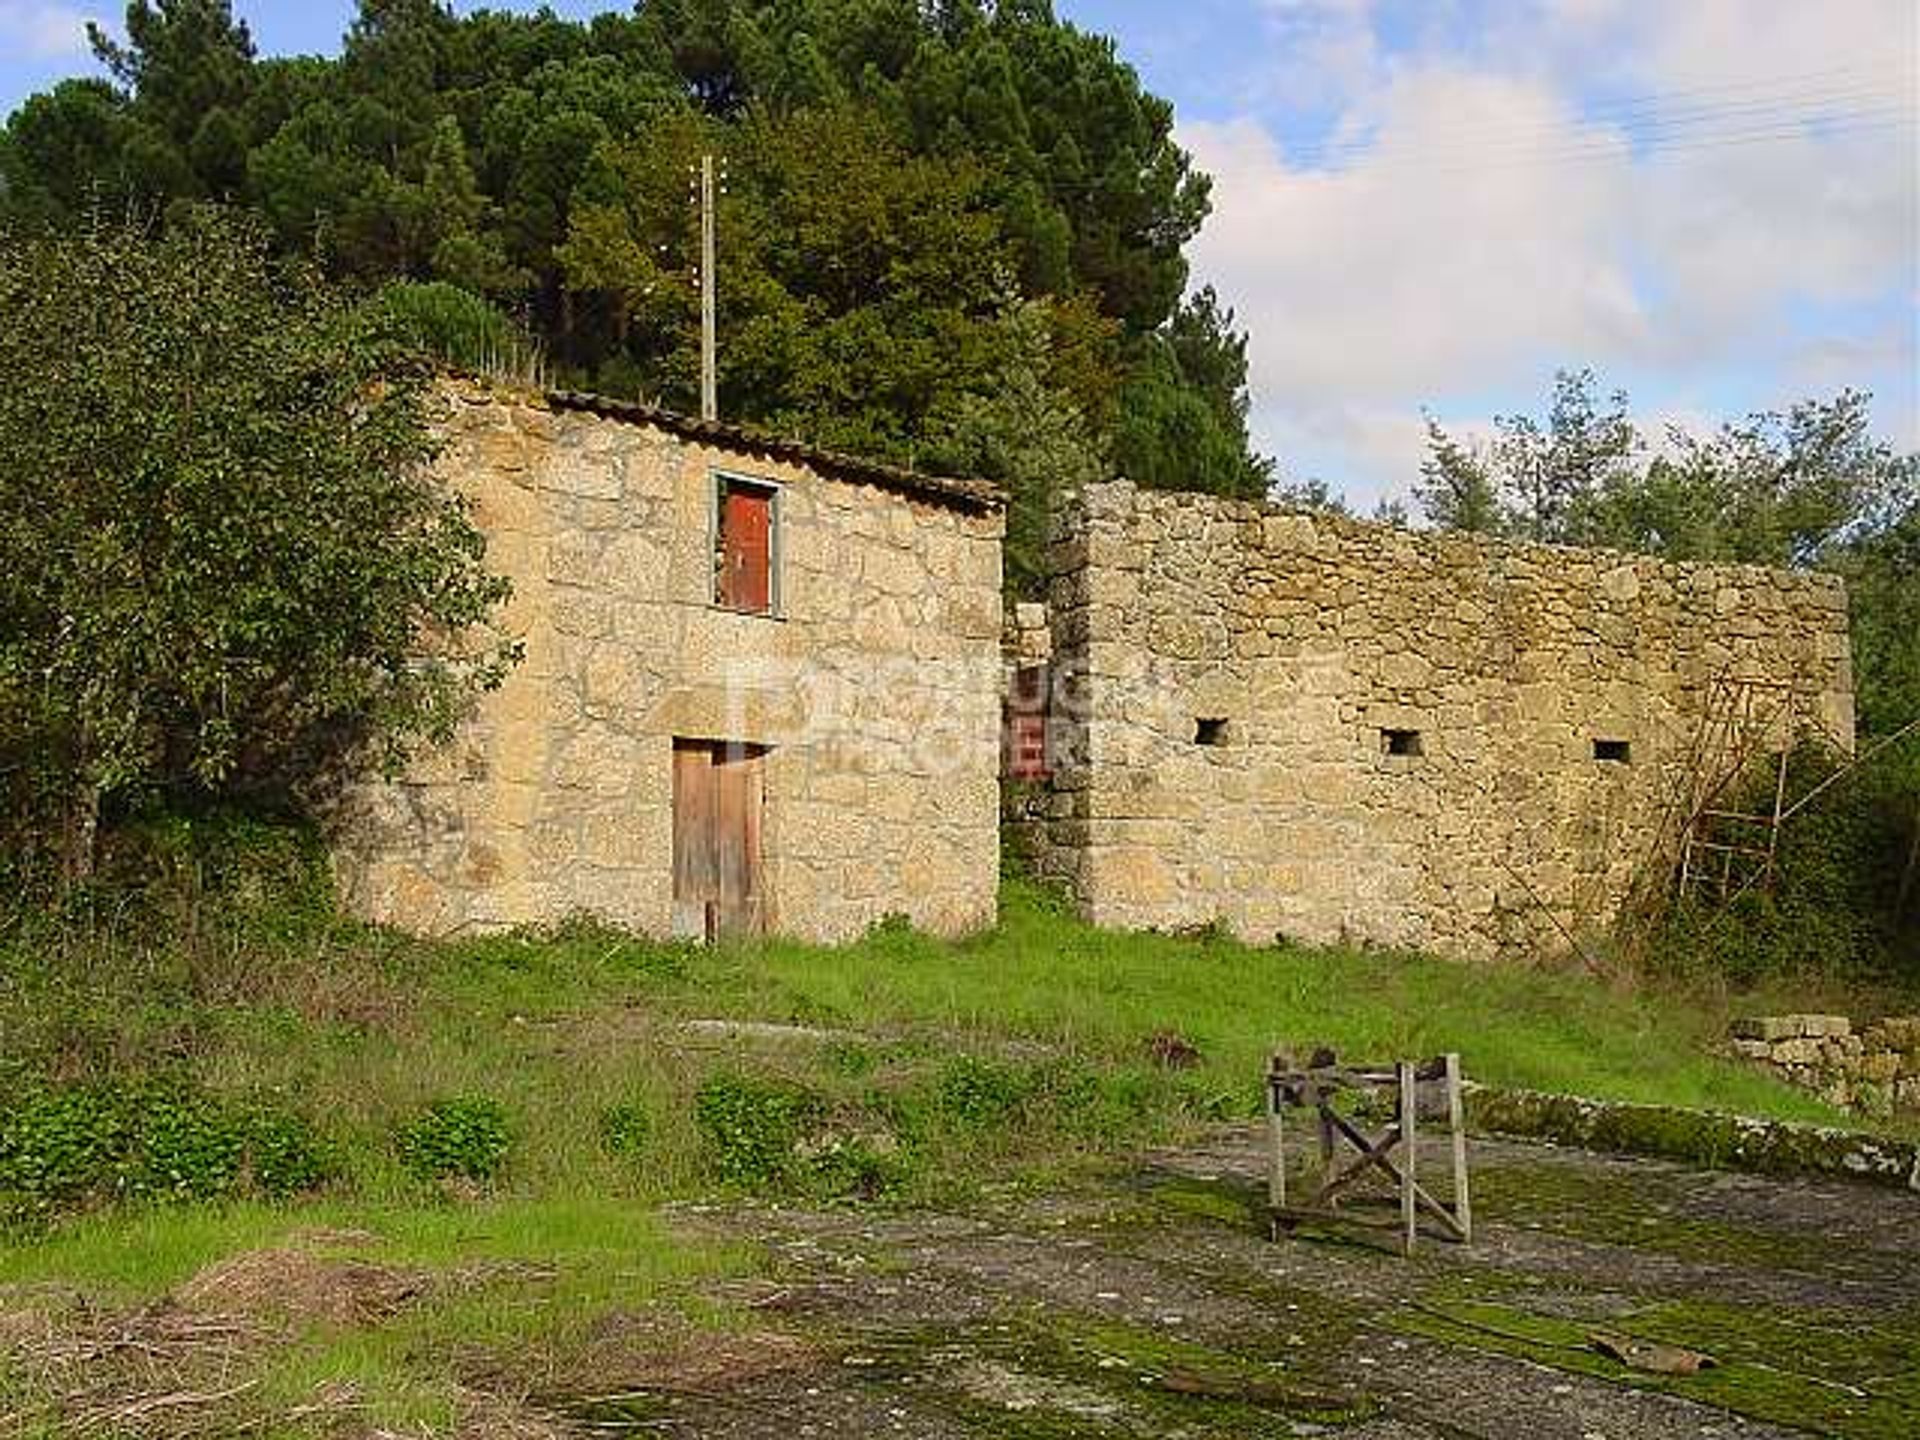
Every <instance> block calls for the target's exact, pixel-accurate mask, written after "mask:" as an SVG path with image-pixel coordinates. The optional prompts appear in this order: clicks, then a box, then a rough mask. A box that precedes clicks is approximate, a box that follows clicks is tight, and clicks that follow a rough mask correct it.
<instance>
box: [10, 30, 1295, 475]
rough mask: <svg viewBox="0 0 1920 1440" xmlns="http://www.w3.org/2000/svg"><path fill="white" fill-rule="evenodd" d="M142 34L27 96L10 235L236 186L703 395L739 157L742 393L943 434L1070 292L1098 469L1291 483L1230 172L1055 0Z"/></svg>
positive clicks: (734, 300)
mask: <svg viewBox="0 0 1920 1440" xmlns="http://www.w3.org/2000/svg"><path fill="white" fill-rule="evenodd" d="M125 29H126V37H127V38H126V41H125V43H124V44H121V43H116V42H113V41H111V40H109V39H108V38H107V37H106V36H105V35H104V34H101V33H100V32H98V31H97V30H96V31H95V33H94V46H95V49H96V52H97V53H98V55H99V56H100V58H101V59H102V61H103V62H104V63H105V65H106V66H107V68H108V70H109V72H110V74H111V75H112V77H113V79H112V82H111V83H104V82H101V81H92V80H75V81H68V82H66V83H64V84H62V85H59V86H57V87H55V88H54V89H53V90H52V91H50V92H48V93H46V94H44V95H37V96H35V97H33V98H32V99H30V100H29V101H27V102H26V104H24V105H23V106H22V107H21V108H20V109H19V110H18V111H17V112H16V113H15V114H14V115H13V116H12V117H11V119H10V120H9V121H8V124H7V127H6V132H5V136H4V141H3V142H0V215H4V216H6V217H9V218H10V219H11V220H12V222H13V223H14V224H15V225H16V226H21V225H34V226H56V227H58V226H71V225H73V224H76V223H79V222H81V221H82V220H83V219H84V217H85V216H87V215H88V214H89V213H91V212H92V211H94V210H96V209H103V210H105V211H107V212H108V213H119V212H122V211H124V210H125V209H127V208H128V207H134V208H142V207H144V208H146V209H151V210H155V211H159V212H162V213H164V212H165V211H166V210H167V209H168V207H170V206H175V205H178V204H180V203H181V202H185V201H199V200H206V199H216V200H226V201H231V202H235V203H239V204H243V205H246V206H250V207H252V208H255V209H257V210H258V211H259V212H260V213H261V214H262V215H264V216H265V218H266V221H267V224H268V225H269V227H270V231H271V234H272V235H273V237H274V240H275V243H276V245H277V247H278V248H279V249H280V250H281V251H282V252H283V253H292V254H303V255H311V256H313V257H315V258H316V259H317V260H318V262H319V263H320V264H321V265H322V266H323V267H324V269H325V270H326V271H328V272H329V273H331V274H333V275H335V276H339V277H350V278H353V279H356V280H360V281H365V282H369V283H381V282H386V281H389V280H394V279H402V280H408V281H416V282H440V283H448V284H453V285H458V286H461V287H463V288H465V289H467V290H469V291H471V292H473V293H475V294H477V295H480V296H482V297H484V298H486V299H488V300H489V301H491V302H493V303H495V304H497V305H498V306H500V307H502V308H504V309H506V310H507V311H508V312H509V313H514V314H519V315H521V316H523V317H524V318H525V320H526V322H527V324H528V326H529V328H531V329H532V330H533V331H534V333H535V334H537V335H538V336H539V337H540V338H541V339H542V341H543V342H544V345H545V348H546V350H547V353H548V355H549V357H550V361H551V363H552V364H553V365H554V366H555V367H556V369H557V370H558V372H559V373H560V374H561V375H562V376H564V377H566V378H569V379H571V380H574V381H576V382H578V383H583V384H587V385H591V386H594V387H596V388H599V389H603V390H607V391H610V392H614V393H625V394H639V395H643V396H646V397H648V398H651V399H655V400H659V401H663V402H664V403H667V404H669V405H673V406H678V407H682V408H685V407H690V406H691V405H692V404H693V403H694V400H695V397H696V395H697V389H698V387H697V376H696V373H695V368H694V367H695V363H696V356H695V350H694V336H695V333H696V332H695V324H694V304H695V285H694V272H693V264H694V258H695V251H694V239H695V234H696V231H695V221H694V212H693V207H692V205H691V204H690V202H689V195H688V166H689V165H690V164H691V163H693V161H694V160H695V159H696V157H697V156H698V155H699V154H700V153H701V152H703V151H711V152H714V153H717V154H719V155H720V156H721V157H723V162H724V164H725V166H726V168H727V171H728V175H729V183H728V186H727V191H728V193H727V195H726V198H725V199H724V201H723V202H722V205H721V254H722V262H721V265H720V267H719V269H720V274H719V281H720V291H721V322H722V336H723V345H722V376H721V393H722V405H723V409H724V410H725V412H726V413H727V414H728V415H729V416H730V417H733V418H737V419H743V420H748V421H755V422H760V423H764V424H769V425H774V426H778V427H779V428H782V429H785V430H788V431H791V432H796V433H798V434H800V435H802V436H804V437H806V438H810V439H814V440H817V441H820V442H823V443H832V444H836V445H842V446H849V447H852V448H855V449H859V450H863V451H866V452H868V453H872V454H876V455H882V456H887V457H891V458H894V459H899V460H922V461H924V460H925V458H926V457H927V456H929V455H931V454H936V453H938V452H939V449H940V437H942V436H943V435H950V434H951V433H952V427H953V424H954V421H953V418H952V417H953V416H954V415H955V414H956V413H958V412H961V411H968V410H970V409H973V408H976V407H977V405H978V403H980V402H982V401H986V400H989V399H991V397H992V394H993V386H994V385H995V384H996V383H997V377H999V376H1000V375H1002V374H1003V373H1004V371H1005V367H1006V366H1007V365H1008V364H1009V363H1012V362H1011V361H1010V360H1009V355H1008V351H1007V346H1008V342H1009V331H1008V328H1007V326H1006V325H1005V324H1004V323H1003V321H1004V317H1005V314H1006V309H1007V300H1008V296H1009V293H1010V292H1011V293H1012V294H1013V295H1014V296H1015V297H1017V299H1018V300H1019V301H1021V302H1037V303H1038V304H1039V305H1040V306H1041V307H1042V309H1041V310H1040V311H1039V312H1035V313H1037V314H1038V315H1039V317H1040V320H1041V321H1044V328H1045V329H1046V330H1047V331H1048V332H1049V337H1050V338H1049V342H1048V345H1047V347H1046V349H1047V352H1048V353H1047V356H1046V357H1045V359H1044V362H1043V363H1042V375H1041V378H1042V380H1043V382H1044V384H1045V386H1046V387H1047V389H1048V391H1049V401H1048V403H1049V405H1051V406H1057V407H1060V408H1062V409H1063V410H1066V411H1071V412H1072V413H1074V414H1077V415H1078V416H1080V417H1081V420H1082V423H1084V425H1085V427H1086V429H1087V432H1088V435H1089V437H1090V440H1091V443H1092V444H1093V445H1094V447H1095V450H1096V452H1097V453H1098V455H1099V456H1100V458H1101V460H1102V462H1103V464H1104V465H1105V466H1106V467H1107V468H1110V469H1114V470H1119V471H1124V472H1126V473H1128V474H1131V475H1133V476H1135V477H1136V478H1138V479H1140V480H1141V481H1143V482H1144V483H1148V484H1156V485H1182V486H1192V487H1197V488H1203V489H1208V490H1214V491H1220V492H1225V493H1233V494H1241V495H1251V494H1259V493H1260V492H1261V491H1262V490H1263V489H1264V487H1265V485H1266V483H1267V481H1268V479H1269V473H1268V466H1267V465H1266V463H1265V462H1264V461H1262V460H1261V459H1260V458H1259V457H1257V456H1255V455H1253V454H1252V453H1251V450H1250V448H1249V443H1248V437H1247V428H1246V355H1245V342H1244V339H1243V337H1241V336H1239V335H1237V334H1236V333H1235V332H1234V330H1233V328H1232V315H1231V312H1229V311H1227V310H1226V309H1225V308H1224V307H1222V306H1221V305H1220V304H1219V302H1218V300H1217V299H1216V298H1215V297H1214V296H1213V295H1212V294H1211V293H1210V292H1205V291H1203V292H1201V293H1200V294H1198V295H1196V296H1194V297H1192V298H1191V299H1189V300H1187V301H1185V302H1184V303H1183V301H1182V296H1183V293H1184V292H1185V290H1186V285H1187V269H1186V264H1185V261H1184V260H1183V258H1182V253H1181V252H1182V247H1183V246H1184V245H1185V243H1186V242H1187V241H1188V240H1189V239H1190V238H1191V237H1192V236H1193V235H1194V234H1195V232H1196V231H1197V230H1198V228H1199V226H1200V223H1201V221H1202V220H1203V218H1204V217H1205V215H1206V213H1207V207H1208V202H1207V181H1206V178H1205V177H1204V176H1202V175H1199V174H1197V173H1195V172H1194V171H1193V169H1192V167H1191V165H1190V164H1189V161H1188V158H1187V156H1186V155H1185V154H1184V153H1183V152H1182V151H1181V150H1180V148H1179V147H1178V146H1177V145H1175V144H1174V142H1173V139H1172V126H1173V115H1172V110H1171V108H1170V107H1169V106H1168V105H1167V104H1166V102H1164V101H1162V100H1160V99H1157V98H1155V97H1154V96H1152V95H1150V94H1147V93H1146V92H1145V91H1143V90H1142V88H1141V86H1140V84H1139V81H1138V79H1137V78H1136V76H1135V75H1134V73H1133V72H1132V70H1131V69H1129V68H1128V67H1127V66H1126V65H1125V64H1123V63H1122V62H1121V61H1120V60H1119V59H1118V57H1117V56H1116V55H1115V53H1114V50H1113V46H1112V44H1111V42H1110V41H1108V40H1105V39H1102V38H1100V37H1097V36H1093V35H1088V34H1085V33H1082V32H1081V31H1079V30H1077V29H1075V28H1074V27H1072V26H1070V25H1067V24H1063V23H1061V22H1060V21H1058V20H1057V19H1056V18H1055V17H1054V15H1053V14H1052V10H1051V7H1050V5H1048V4H1047V3H1045V0H1000V3H997V4H994V3H987V0H777V3H773V0H768V3H756V0H641V3H640V4H637V5H635V6H634V7H633V8H632V10H631V11H629V12H627V13H610V14H603V15H599V16H597V17H595V18H594V19H593V20H591V21H590V22H587V23H575V22H571V21H567V20H562V19H560V18H558V17H556V16H554V15H553V14H552V13H551V12H546V11H542V12H539V13H536V14H533V15H524V16H523V15H513V14H506V13H500V12H490V11H482V12H480V13H477V14H475V15H472V16H469V17H465V18H461V17H456V16H455V15H454V14H453V13H452V12H451V11H450V10H449V9H447V8H445V7H444V6H443V5H441V4H439V3H435V0H362V3H361V5H360V8H359V12H358V14H357V16H356V18H355V20H354V21H353V24H352V27H351V29H350V31H349V33H348V34H347V36H346V39H345V46H344V50H343V53H342V54H341V56H340V57H339V58H338V59H314V58H311V57H306V58H291V59H280V58H268V59H263V58H261V57H259V56H258V55H256V53H255V51H254V46H253V43H252V40H251V37H250V36H249V34H248V32H247V28H246V26H245V24H244V23H242V22H241V21H240V20H238V19H236V18H235V16H234V15H233V13H232V11H231V9H230V7H229V5H228V3H227V0H133V3H131V4H130V5H129V6H128V9H127V13H126V25H125ZM1021 344H1022V345H1025V342H1024V341H1023V342H1021ZM1016 348H1019V347H1016ZM1031 349H1032V347H1031V346H1030V345H1026V346H1025V351H1024V352H1023V353H1025V355H1026V359H1025V361H1024V362H1023V363H1027V364H1032V363H1034V356H1033V354H1032V353H1031Z"/></svg>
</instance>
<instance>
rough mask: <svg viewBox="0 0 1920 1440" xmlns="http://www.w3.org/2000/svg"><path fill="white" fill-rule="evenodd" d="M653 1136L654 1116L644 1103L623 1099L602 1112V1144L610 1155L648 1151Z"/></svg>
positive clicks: (637, 1153)
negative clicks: (648, 1111) (649, 1112)
mask: <svg viewBox="0 0 1920 1440" xmlns="http://www.w3.org/2000/svg"><path fill="white" fill-rule="evenodd" d="M652 1138H653V1117H652V1116H651V1115H649V1114H648V1113H647V1108H646V1106H644V1105H641V1104H638V1103H635V1102H632V1101H623V1102H622V1103H620V1104H618V1105H609V1106H608V1107H607V1108H606V1109H605V1110H603V1111H601V1112H600V1146H601V1148H602V1149H604V1150H605V1151H606V1152H607V1153H608V1154H609V1155H625V1156H635V1155H641V1154H644V1153H646V1149H647V1144H648V1142H649V1141H651V1140H652Z"/></svg>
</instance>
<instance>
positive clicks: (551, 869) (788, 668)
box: [336, 386, 1003, 940]
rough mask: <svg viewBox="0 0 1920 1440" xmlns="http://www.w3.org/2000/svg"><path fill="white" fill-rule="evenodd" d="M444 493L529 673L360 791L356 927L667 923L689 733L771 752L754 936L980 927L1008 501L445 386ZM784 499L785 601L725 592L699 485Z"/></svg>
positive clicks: (352, 838)
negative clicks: (487, 569) (751, 484)
mask: <svg viewBox="0 0 1920 1440" xmlns="http://www.w3.org/2000/svg"><path fill="white" fill-rule="evenodd" d="M445 427H446V438H447V449H446V451H445V454H444V456H443V458H442V460H441V462H440V463H441V465H442V467H443V470H444V473H445V475H446V478H447V480H448V482H449V483H450V484H451V485H453V486H454V487H456V488H457V489H458V490H459V491H460V492H462V493H463V494H465V495H466V496H468V497H469V498H470V499H471V500H472V502H473V504H474V506H475V515H476V519H477V522H478V524H479V526H480V528H481V529H482V530H483V531H484V532H485V534H486V536H487V541H488V552H487V555H488V563H489V564H490V565H491V566H493V567H494V568H496V569H497V570H500V571H503V572H504V573H505V574H507V575H509V576H510V577H511V578H512V580H513V582H514V594H513V598H512V600H511V602H510V603H509V604H508V605H507V606H506V608H505V611H504V613H503V615H502V616H501V617H500V622H499V623H500V625H501V626H502V628H504V629H505V630H506V631H507V632H508V633H510V634H512V635H515V636H517V637H519V638H521V639H522V640H523V641H524V644H525V660H524V662H523V663H522V664H521V665H520V666H519V667H518V669H517V670H515V672H514V673H513V674H512V676H511V677H510V678H509V679H508V680H507V681H506V683H505V685H504V686H503V687H502V688H501V689H500V690H499V691H498V692H496V693H494V694H492V695H489V696H487V697H485V699H484V700H483V701H482V703H481V704H480V706H479V708H478V711H477V713H476V714H475V715H474V716H473V717H472V719H471V720H470V721H469V722H468V723H467V724H465V725H464V726H463V727H462V729H461V730H460V733H459V735H458V737H457V739H456V740H455V741H454V743H453V744H451V745H450V746H448V747H446V748H445V749H444V750H442V751H440V752H439V753H437V754H435V755H433V756H431V757H429V758H428V759H426V760H425V761H423V762H422V763H421V764H419V765H417V766H416V767H415V768H414V770H413V771H412V772H411V773H410V774H408V775H407V776H406V777H404V778H403V779H402V780H400V781H399V782H398V783H394V784H387V785H376V786H372V787H369V788H368V789H367V790H365V791H364V792H362V793H361V794H359V795H358V796H356V797H355V803H354V805H353V807H352V808H351V810H350V812H349V813H348V814H347V815H345V816H343V817H342V821H341V826H340V835H341V838H340V842H339V845H338V848H337V851H336V854H337V866H338V870H339V874H340V877H341V880H342V888H343V892H344V893H345V895H346V896H347V897H348V900H349V903H350V904H351V905H352V906H353V907H354V908H355V909H356V910H357V911H358V912H359V913H361V914H363V915H366V916H369V917H371V918H373V919H376V920H381V921H386V922H391V923H394V924H397V925H400V926H403V927H405V928H408V929H412V930H416V931H425V932H435V933H443V932H449V931H456V930H462V929H487V928H494V927H500V926H506V925H512V924H516V923H521V922H530V921H550V920H554V919H557V918H560V917H562V916H565V915H567V914H569V913H571V912H577V911H585V912H591V913H593V914H596V915H599V916H602V917H605V918H607V919H609V920H612V921H616V922H618V923H621V924H624V925H628V926H633V927H636V928H638V929H640V930H643V931H648V932H653V933H666V932H667V931H668V929H669V927H670V924H671V918H672V799H671V796H672V747H673V742H674V739H675V738H676V737H682V738H686V739H697V740H734V741H741V742H746V743H749V744H753V745H764V746H768V747H770V749H769V751H768V753H767V756H766V759H765V762H764V763H765V767H766V769H765V777H766V802H765V814H764V819H763V825H764V830H763V851H764V866H765V869H764V876H765V882H766V908H767V914H768V925H769V928H770V929H772V930H774V931H777V932H779V933H783V934H789V935H794V936H800V937H806V938H811V939H819V940H836V939H844V938H847V937H849V936H853V935H856V934H858V933H859V932H860V931H861V930H862V929H863V928H864V927H866V926H867V925H869V924H870V923H872V922H873V921H875V920H877V919H880V918H881V917H882V916H885V915H887V914H889V913H895V912H898V913H904V914H905V915H907V916H909V917H910V918H911V919H912V920H913V922H914V923H915V924H916V925H918V926H921V927H923V928H925V929H928V930H933V931H939V932H945V933H953V932H960V931H965V930H969V929H972V928H975V927H978V926H981V925H985V924H989V923H991V921H992V919H993V914H994V895H995V886H996V881H997V875H998V854H999V851H998V830H997V807H998V788H997V784H996V777H997V767H998V760H999V753H998V734H999V725H998V718H999V717H998V710H999V692H1000V680H1001V657H1000V635H1001V603H1000V535H1001V529H1002V523H1003V521H1002V516H1001V514H1000V513H999V512H998V510H997V509H994V508H992V507H983V506H980V505H966V504H955V503H947V502H945V501H943V500H941V499H940V498H939V497H937V496H934V497H926V496H922V495H917V494H909V493H902V492H900V491H898V490H893V489H889V488H887V487H885V486H877V485H875V484H871V483H856V482H855V481H852V480H849V479H847V478H844V477H843V476H839V475H835V474H829V473H824V472H823V470H822V469H821V468H816V467H815V466H813V465H810V464H807V463H802V462H800V461H797V460H794V459H792V458H776V456H777V455H779V454H789V455H790V453H791V452H790V451H785V452H783V451H774V452H756V451H754V450H753V449H752V448H751V447H747V448H743V447H742V446H741V445H739V444H736V443H723V442H722V441H721V440H718V439H716V440H713V441H711V442H707V441H702V440H700V439H697V438H689V437H688V436H687V435H685V434H679V433H670V432H669V431H668V430H666V429H663V428H660V427H659V426H656V425H650V424H647V423H643V422H641V421H637V420H634V419H630V418H617V417H610V416H608V415H605V414H598V413H589V412H587V411H585V410H581V409H578V408H568V407H563V406H556V405H554V404H552V403H550V402H548V401H546V400H543V399H542V398H540V397H536V396H530V395H517V396H503V395H500V394H496V393H493V392H490V391H487V390H485V389H482V388H479V387H472V386H463V387H458V388H456V389H454V390H453V391H451V392H450V393H449V394H448V396H447V411H446V416H445ZM721 471H724V472H727V473H729V474H731V475H735V476H744V477H747V478H751V479H755V480H760V481H766V482H770V483H773V484H777V485H778V486H780V487H781V489H780V492H779V499H778V511H777V521H776V535H775V543H774V549H775V556H776V559H775V564H776V569H777V580H776V589H777V592H778V596H779V604H778V612H779V613H778V614H777V615H756V614H740V613H735V612H732V611H728V610H725V609H721V608H719V607H717V606H715V605H714V604H713V603H712V599H713V573H714V572H713V565H714V559H713V539H712V528H711V527H712V523H713V521H712V514H713V511H712V506H713V503H714V500H713V493H714V490H713V487H714V477H715V474H716V472H721Z"/></svg>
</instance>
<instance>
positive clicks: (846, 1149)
mask: <svg viewBox="0 0 1920 1440" xmlns="http://www.w3.org/2000/svg"><path fill="white" fill-rule="evenodd" d="M912 1169H913V1166H912V1163H911V1161H910V1158H909V1157H908V1155H907V1154H906V1152H904V1151H902V1150H901V1149H900V1148H899V1147H898V1146H897V1145H895V1144H893V1143H892V1141H891V1138H890V1137H887V1136H883V1135H882V1136H876V1135H868V1134H856V1135H844V1136H838V1135H837V1136H833V1137H831V1138H830V1139H828V1140H826V1141H824V1142H822V1143H819V1144H816V1145H806V1146H803V1147H802V1154H801V1156H800V1164H799V1166H798V1167H797V1174H796V1178H797V1179H798V1181H799V1182H800V1184H801V1185H802V1186H803V1187H804V1188H805V1189H806V1190H807V1191H808V1192H809V1193H811V1194H814V1195H818V1196H820V1197H822V1198H825V1199H835V1200H837V1199H855V1200H879V1199H883V1198H885V1197H886V1196H889V1195H893V1194H895V1193H897V1192H898V1191H899V1189H900V1188H901V1186H902V1185H904V1184H905V1182H906V1180H907V1178H908V1176H909V1175H910V1174H911V1173H912Z"/></svg>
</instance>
